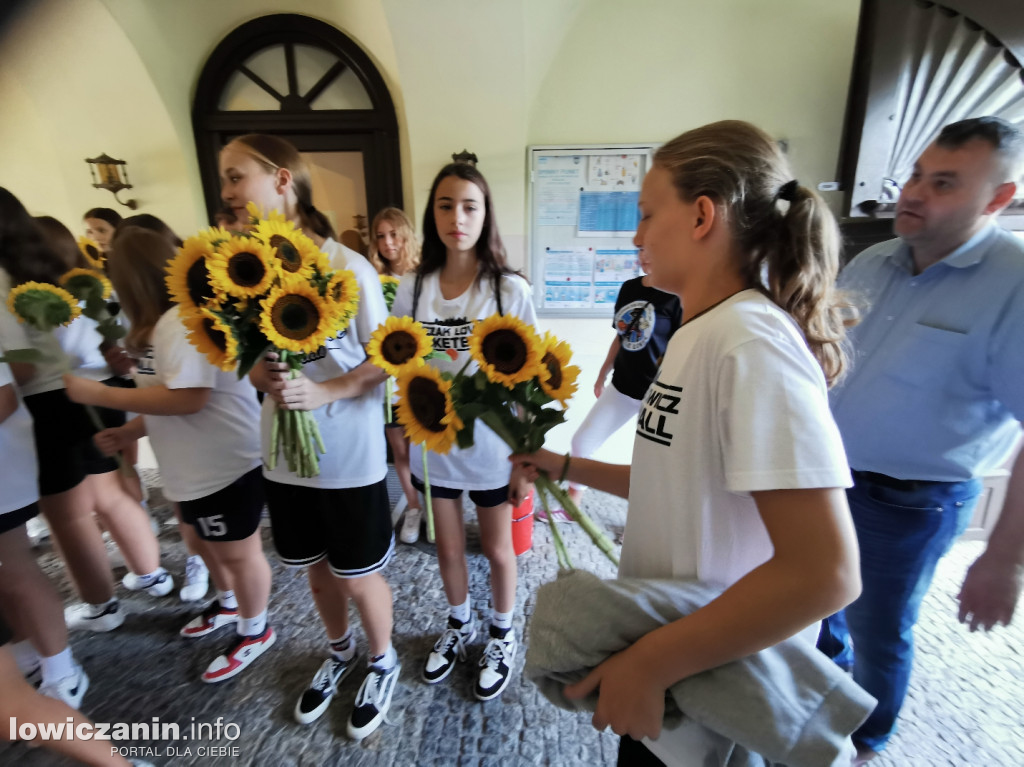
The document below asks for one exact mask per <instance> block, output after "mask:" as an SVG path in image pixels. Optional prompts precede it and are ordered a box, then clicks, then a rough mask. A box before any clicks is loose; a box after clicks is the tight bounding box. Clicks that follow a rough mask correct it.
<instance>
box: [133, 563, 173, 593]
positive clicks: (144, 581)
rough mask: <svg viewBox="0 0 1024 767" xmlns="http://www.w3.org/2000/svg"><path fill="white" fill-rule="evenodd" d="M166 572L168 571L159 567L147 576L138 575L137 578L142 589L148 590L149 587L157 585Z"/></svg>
mask: <svg viewBox="0 0 1024 767" xmlns="http://www.w3.org/2000/svg"><path fill="white" fill-rule="evenodd" d="M166 572H167V571H166V570H165V569H164V568H162V567H158V568H157V569H156V570H154V571H153V572H151V573H146V574H145V575H138V574H136V575H135V577H136V578H138V579H139V585H140V586H141V587H142V588H147V587H148V586H152V585H153V584H154V583H156V581H157V580H158V579H159V578H160V576H161V575H163V574H164V573H166Z"/></svg>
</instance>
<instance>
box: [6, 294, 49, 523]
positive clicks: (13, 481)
mask: <svg viewBox="0 0 1024 767" xmlns="http://www.w3.org/2000/svg"><path fill="white" fill-rule="evenodd" d="M3 312H4V313H5V314H6V313H7V310H6V309H4V310H3ZM12 319H13V317H12ZM4 350H5V347H3V346H2V345H0V354H3V353H4ZM9 385H11V386H14V389H15V394H16V395H17V397H18V409H17V410H15V411H14V412H13V413H11V414H10V415H9V416H8V417H7V418H6V419H5V420H4V421H2V422H0V456H3V460H2V461H0V514H6V513H7V512H9V511H17V510H18V509H23V508H25V507H26V506H28V505H29V504H30V503H35V502H36V501H38V500H39V481H38V479H39V465H38V463H37V462H36V443H35V438H34V437H33V436H32V416H31V415H29V412H28V408H26V407H25V403H23V402H22V401H21V395H20V394H19V393H18V391H17V389H18V387H17V385H16V384H15V383H14V377H13V376H12V375H11V367H10V365H8V364H7V363H5V362H0V388H3V387H4V386H9Z"/></svg>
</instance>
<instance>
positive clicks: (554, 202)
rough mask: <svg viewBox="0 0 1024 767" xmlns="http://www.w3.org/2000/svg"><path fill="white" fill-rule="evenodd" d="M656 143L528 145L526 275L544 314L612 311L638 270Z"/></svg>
mask: <svg viewBox="0 0 1024 767" xmlns="http://www.w3.org/2000/svg"><path fill="white" fill-rule="evenodd" d="M656 146H657V145H656V144H648V143H645V144H600V145H598V144H594V145H590V146H581V145H565V146H534V147H529V148H528V150H527V157H528V165H527V167H528V195H529V213H528V225H527V229H528V237H527V240H528V248H529V264H530V268H529V276H530V279H531V281H532V286H533V297H534V301H535V302H536V306H537V310H538V312H539V313H540V314H542V315H543V314H545V313H549V314H550V316H563V317H602V318H607V317H610V316H611V315H612V314H613V308H614V306H615V299H616V298H617V297H618V294H619V289H620V288H621V287H622V283H623V282H625V281H626V280H628V279H631V278H633V277H636V276H637V274H639V271H640V268H639V263H638V260H637V255H638V254H637V249H636V248H634V247H633V242H632V238H633V236H634V235H635V233H636V228H637V225H638V224H639V221H640V214H639V211H638V210H637V203H638V202H639V200H640V187H641V185H642V184H643V178H644V174H645V173H646V172H647V170H648V169H649V168H650V167H651V159H652V157H653V154H654V150H655V148H656Z"/></svg>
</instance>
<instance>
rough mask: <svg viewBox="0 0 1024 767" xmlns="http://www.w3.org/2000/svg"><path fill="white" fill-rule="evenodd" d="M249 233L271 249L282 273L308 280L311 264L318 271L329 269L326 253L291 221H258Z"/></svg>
mask: <svg viewBox="0 0 1024 767" xmlns="http://www.w3.org/2000/svg"><path fill="white" fill-rule="evenodd" d="M252 234H253V236H254V237H258V238H259V239H260V240H261V241H263V242H265V243H266V244H267V245H268V246H270V247H271V248H273V249H274V255H275V256H277V259H278V266H279V267H280V268H281V272H282V273H286V274H291V275H294V276H296V277H305V278H307V279H308V278H309V277H311V276H312V274H313V267H316V268H317V269H319V270H320V272H321V273H322V272H324V271H326V270H327V268H328V267H327V256H325V255H324V254H323V253H321V252H320V248H318V247H317V246H316V243H315V242H313V241H312V240H311V239H309V237H307V236H306V235H304V234H303V233H302V231H301V230H300V229H298V228H297V227H296V226H295V224H293V223H292V222H291V221H285V220H284V219H281V220H277V219H273V218H271V219H269V220H266V221H260V222H259V223H258V224H257V225H256V228H255V229H254V230H253V232H252Z"/></svg>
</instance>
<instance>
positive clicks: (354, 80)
mask: <svg viewBox="0 0 1024 767" xmlns="http://www.w3.org/2000/svg"><path fill="white" fill-rule="evenodd" d="M338 61H339V59H338V57H337V56H335V55H334V54H333V53H331V52H329V51H325V50H324V49H323V48H315V47H313V46H312V45H296V46H295V70H296V77H297V79H298V81H299V93H300V94H301V95H303V96H305V95H306V94H307V93H309V90H310V88H312V87H313V86H314V85H316V84H317V83H318V82H319V81H320V78H321V77H323V76H324V75H325V74H327V72H328V71H329V70H330V68H331V67H333V66H334V65H335V64H336V63H337V62H338ZM310 106H311V107H312V108H313V109H372V108H373V103H372V102H371V101H370V96H369V94H367V92H366V89H365V88H363V84H362V83H361V82H359V78H358V77H356V76H355V74H354V73H353V72H352V70H351V69H347V68H346V69H345V71H344V72H343V73H342V74H341V75H340V76H339V77H337V78H335V79H334V80H333V81H332V82H331V84H330V85H328V86H327V87H326V88H325V89H324V91H323V92H322V93H321V94H320V95H319V96H318V97H317V98H316V99H315V100H314V101H313V103H312V104H310Z"/></svg>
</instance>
